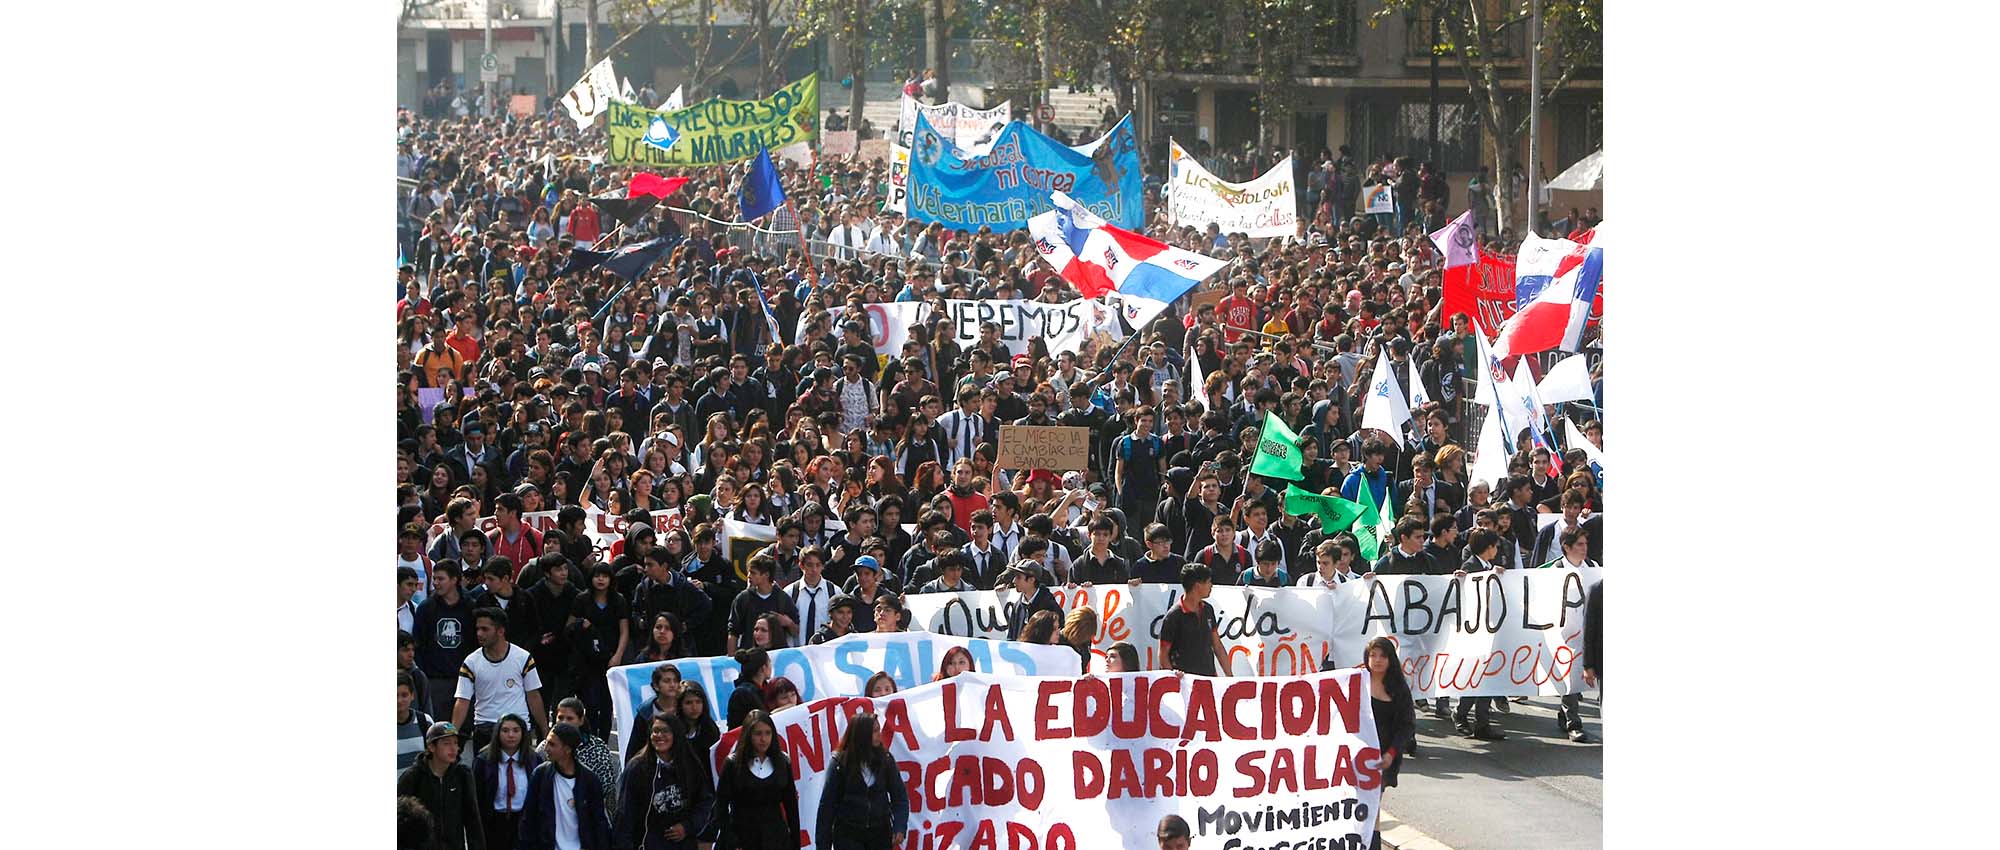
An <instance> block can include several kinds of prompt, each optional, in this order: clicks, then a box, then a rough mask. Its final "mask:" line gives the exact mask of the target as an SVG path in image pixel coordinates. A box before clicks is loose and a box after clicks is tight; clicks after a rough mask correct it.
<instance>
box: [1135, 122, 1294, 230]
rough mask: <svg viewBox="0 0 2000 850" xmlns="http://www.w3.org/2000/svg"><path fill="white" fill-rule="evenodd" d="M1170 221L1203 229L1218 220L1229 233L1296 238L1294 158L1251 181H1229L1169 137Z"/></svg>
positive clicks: (1174, 223) (1168, 188) (1168, 211)
mask: <svg viewBox="0 0 2000 850" xmlns="http://www.w3.org/2000/svg"><path fill="white" fill-rule="evenodd" d="M1167 175H1168V176H1167V222H1168V223H1170V224H1173V225H1175V226H1192V227H1195V228H1197V229H1199V228H1205V227H1207V226H1208V225H1210V224H1214V225H1216V226H1217V227H1220V228H1221V229H1222V232H1223V233H1239V232H1240V233H1246V234H1249V235H1250V236H1252V237H1258V238H1263V237H1272V236H1296V235H1298V232H1299V215H1298V209H1299V203H1298V196H1297V195H1296V194H1294V189H1293V183H1292V158H1291V157H1289V156H1288V157H1285V158H1284V159H1283V160H1282V161H1280V162H1279V163H1278V164H1277V165H1273V166H1271V170H1269V171H1266V172H1264V174H1263V175H1262V176H1260V177H1258V178H1257V179H1255V180H1251V181H1249V182H1247V183H1231V182H1229V181H1226V180H1223V179H1222V178H1220V177H1217V176H1215V175H1214V174H1211V173H1209V171H1208V169H1206V168H1203V167H1201V163H1199V162H1196V161H1195V158H1194V157H1193V156H1192V155H1190V154H1189V153H1188V152H1187V151H1185V150H1182V149H1181V146H1180V143H1179V142H1176V141H1174V140H1172V139H1168V140H1167Z"/></svg>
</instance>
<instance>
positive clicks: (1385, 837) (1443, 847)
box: [1375, 810, 1452, 850]
mask: <svg viewBox="0 0 2000 850" xmlns="http://www.w3.org/2000/svg"><path fill="white" fill-rule="evenodd" d="M1375 821H1376V822H1375V828H1376V829H1378V830H1380V831H1381V833H1382V846H1383V847H1388V848H1391V850H1452V847H1451V845H1449V844H1446V843H1444V842H1442V841H1439V840H1437V839H1435V838H1432V837H1430V836H1428V835H1425V834H1424V832H1423V830H1420V829H1417V828H1416V827H1414V826H1411V825H1409V824H1407V823H1404V822H1402V821H1400V820H1397V819H1396V816H1395V815H1392V814H1390V813H1389V812H1388V811H1387V810H1384V811H1381V812H1377V813H1376V818H1375Z"/></svg>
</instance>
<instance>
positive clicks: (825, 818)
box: [813, 711, 910, 850]
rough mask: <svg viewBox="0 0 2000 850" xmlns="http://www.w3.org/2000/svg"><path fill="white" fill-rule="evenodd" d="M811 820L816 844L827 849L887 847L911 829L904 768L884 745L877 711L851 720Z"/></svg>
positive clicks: (896, 843) (899, 841)
mask: <svg viewBox="0 0 2000 850" xmlns="http://www.w3.org/2000/svg"><path fill="white" fill-rule="evenodd" d="M828 773H829V774H830V775H829V777H828V779H827V784H826V789H825V790H824V791H822V792H821V794H820V798H819V811H818V813H817V815H816V816H815V818H814V822H813V839H814V841H813V843H814V845H815V846H817V847H821V848H825V850H888V848H890V847H892V846H900V845H901V844H902V843H903V836H904V835H905V834H906V833H907V832H908V831H909V821H910V802H909V796H908V792H907V791H905V790H904V787H903V774H902V771H900V770H898V769H897V767H896V762H895V760H894V759H893V758H891V757H890V756H889V751H888V750H887V749H886V748H884V747H883V746H882V740H881V732H880V726H879V724H878V723H877V722H876V719H875V715H874V713H873V712H870V711H862V712H861V713H860V714H856V715H854V717H852V718H850V719H849V720H848V721H847V733H846V734H845V735H843V736H841V739H840V750H839V752H838V753H836V754H835V755H834V757H833V764H832V765H831V766H830V767H829V768H828Z"/></svg>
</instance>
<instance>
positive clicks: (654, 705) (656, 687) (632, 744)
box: [621, 664, 686, 761]
mask: <svg viewBox="0 0 2000 850" xmlns="http://www.w3.org/2000/svg"><path fill="white" fill-rule="evenodd" d="M646 684H647V687H650V688H652V690H653V698H652V699H649V700H646V701H645V702H644V703H641V704H640V705H639V707H638V708H637V709H635V710H634V712H633V718H632V728H631V729H628V730H626V734H625V736H624V738H622V739H621V740H623V741H624V742H625V758H626V759H627V760H628V761H629V760H630V759H631V758H632V757H633V756H636V755H638V754H639V751H640V750H642V749H645V747H646V736H647V730H648V729H651V728H652V723H653V716H654V715H656V714H660V715H665V716H667V717H674V716H677V715H679V714H680V704H681V688H682V687H684V686H685V684H686V683H685V682H683V681H682V680H681V668H679V667H676V666H674V665H672V664H662V665H660V666H658V667H655V668H653V673H652V675H651V676H650V677H648V680H647V683H646Z"/></svg>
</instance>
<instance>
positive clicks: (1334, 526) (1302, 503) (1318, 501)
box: [1285, 484, 1363, 535]
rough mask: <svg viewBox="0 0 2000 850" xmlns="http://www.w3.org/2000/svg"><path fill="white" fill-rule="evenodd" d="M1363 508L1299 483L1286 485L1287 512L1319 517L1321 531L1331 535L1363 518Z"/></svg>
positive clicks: (1295, 514)
mask: <svg viewBox="0 0 2000 850" xmlns="http://www.w3.org/2000/svg"><path fill="white" fill-rule="evenodd" d="M1362 510H1363V508H1362V507H1361V506H1360V505H1357V504H1355V503H1353V502H1350V501H1348V500H1346V499H1343V498H1340V497H1339V496H1322V495H1320V494H1318V493H1314V492H1312V491H1310V490H1306V489H1303V488H1301V487H1299V485H1297V484H1287V485H1285V513H1288V514H1291V515H1293V516H1305V515H1307V514H1312V515H1315V516H1318V517H1319V527H1320V532H1321V533H1323V534H1327V535H1331V534H1333V533H1334V532H1336V531H1340V530H1341V529H1344V528H1347V527H1349V526H1352V525H1353V524H1354V521H1355V520H1357V519H1360V518H1361V512H1362Z"/></svg>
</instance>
